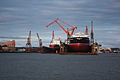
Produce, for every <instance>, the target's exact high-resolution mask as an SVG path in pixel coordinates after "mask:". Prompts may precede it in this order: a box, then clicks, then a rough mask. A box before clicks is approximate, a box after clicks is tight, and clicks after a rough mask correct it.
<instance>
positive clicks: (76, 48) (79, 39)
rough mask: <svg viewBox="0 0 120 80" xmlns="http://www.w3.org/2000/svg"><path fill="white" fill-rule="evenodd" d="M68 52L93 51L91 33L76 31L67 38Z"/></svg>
mask: <svg viewBox="0 0 120 80" xmlns="http://www.w3.org/2000/svg"><path fill="white" fill-rule="evenodd" d="M66 44H67V51H68V52H87V53H88V52H91V45H90V38H89V35H86V34H84V33H80V32H79V33H75V34H74V35H72V37H70V38H68V39H67V43H66Z"/></svg>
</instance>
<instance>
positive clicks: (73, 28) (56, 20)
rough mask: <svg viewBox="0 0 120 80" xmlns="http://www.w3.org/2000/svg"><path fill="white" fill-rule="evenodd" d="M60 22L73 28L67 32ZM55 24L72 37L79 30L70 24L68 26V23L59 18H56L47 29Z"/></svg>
mask: <svg viewBox="0 0 120 80" xmlns="http://www.w3.org/2000/svg"><path fill="white" fill-rule="evenodd" d="M58 20H59V21H60V22H62V23H64V24H66V25H68V26H70V27H71V28H68V29H67V30H66V29H65V28H64V27H63V26H62V25H61V24H60V23H59V22H58ZM53 23H56V24H57V25H58V26H59V27H60V28H61V29H62V30H63V31H64V32H65V33H66V34H67V35H70V36H72V35H73V32H74V30H75V29H77V27H76V26H71V25H69V24H67V23H66V22H64V21H62V20H60V19H59V18H56V19H55V20H53V21H52V22H50V23H49V24H48V25H47V26H46V27H48V26H50V25H52V24H53ZM71 30H72V32H71V33H70V31H71Z"/></svg>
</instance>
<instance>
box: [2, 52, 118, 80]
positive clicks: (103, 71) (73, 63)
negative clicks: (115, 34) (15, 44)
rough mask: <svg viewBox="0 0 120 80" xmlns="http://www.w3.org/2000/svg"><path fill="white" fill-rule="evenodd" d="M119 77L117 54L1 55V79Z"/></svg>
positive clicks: (92, 79) (113, 79)
mask: <svg viewBox="0 0 120 80" xmlns="http://www.w3.org/2000/svg"><path fill="white" fill-rule="evenodd" d="M119 74H120V54H116V55H113V54H100V55H57V54H38V53H34V54H28V53H4V54H3V53H1V54H0V80H120V76H119Z"/></svg>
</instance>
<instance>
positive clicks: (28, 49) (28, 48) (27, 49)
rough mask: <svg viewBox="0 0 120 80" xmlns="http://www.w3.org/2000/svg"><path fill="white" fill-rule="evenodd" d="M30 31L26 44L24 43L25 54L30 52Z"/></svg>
mask: <svg viewBox="0 0 120 80" xmlns="http://www.w3.org/2000/svg"><path fill="white" fill-rule="evenodd" d="M31 47H32V45H31V31H29V35H28V38H27V43H26V52H30V51H31Z"/></svg>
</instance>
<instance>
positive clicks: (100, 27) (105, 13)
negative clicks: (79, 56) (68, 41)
mask: <svg viewBox="0 0 120 80" xmlns="http://www.w3.org/2000/svg"><path fill="white" fill-rule="evenodd" d="M55 18H60V19H61V20H63V21H65V22H67V23H68V24H70V25H75V26H77V27H78V29H77V30H76V31H75V32H84V29H85V26H86V25H87V26H88V27H89V29H90V23H91V21H94V32H95V33H94V35H95V40H96V41H98V42H99V43H100V44H102V46H103V47H120V0H0V36H7V37H9V36H12V37H27V36H28V33H29V31H30V30H31V31H32V45H33V46H38V40H37V36H36V33H39V35H40V38H42V40H43V45H48V44H49V42H50V41H51V33H52V31H53V30H54V32H55V36H56V37H60V38H61V39H62V40H64V39H65V38H66V34H65V33H64V31H63V30H62V29H60V27H59V26H58V25H56V24H53V25H51V26H50V27H48V28H46V27H45V26H46V25H47V24H48V23H49V22H51V21H52V20H54V19H55ZM63 26H64V28H67V27H68V26H66V25H63ZM3 40H7V39H5V38H4V39H3V38H0V41H3ZM8 40H10V39H8ZM16 45H17V46H25V45H26V39H16Z"/></svg>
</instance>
